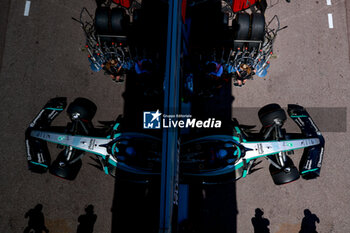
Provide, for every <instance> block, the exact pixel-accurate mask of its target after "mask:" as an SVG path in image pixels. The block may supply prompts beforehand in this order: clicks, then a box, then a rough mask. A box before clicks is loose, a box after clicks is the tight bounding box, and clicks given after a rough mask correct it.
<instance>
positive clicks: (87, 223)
mask: <svg viewBox="0 0 350 233" xmlns="http://www.w3.org/2000/svg"><path fill="white" fill-rule="evenodd" d="M96 219H97V215H96V214H94V206H93V205H88V206H87V207H86V208H85V214H82V215H80V216H79V218H78V222H79V225H78V229H77V233H92V232H93V231H94V225H95V222H96Z"/></svg>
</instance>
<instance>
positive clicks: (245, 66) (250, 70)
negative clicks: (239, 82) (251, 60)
mask: <svg viewBox="0 0 350 233" xmlns="http://www.w3.org/2000/svg"><path fill="white" fill-rule="evenodd" d="M240 68H241V69H242V70H244V71H246V72H247V73H248V74H250V73H251V72H252V69H251V68H250V67H249V66H248V65H247V64H244V63H243V64H241V66H240Z"/></svg>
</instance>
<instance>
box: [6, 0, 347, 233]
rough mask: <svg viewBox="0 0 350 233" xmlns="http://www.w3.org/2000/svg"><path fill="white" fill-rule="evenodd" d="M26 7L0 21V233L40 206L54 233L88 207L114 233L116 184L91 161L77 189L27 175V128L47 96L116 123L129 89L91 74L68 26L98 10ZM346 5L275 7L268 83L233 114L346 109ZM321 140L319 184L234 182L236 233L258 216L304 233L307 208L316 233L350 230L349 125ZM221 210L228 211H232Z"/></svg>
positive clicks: (20, 3)
mask: <svg viewBox="0 0 350 233" xmlns="http://www.w3.org/2000/svg"><path fill="white" fill-rule="evenodd" d="M24 5H25V1H24V0H12V1H11V4H10V10H9V14H8V17H7V19H6V17H5V20H3V19H1V27H0V30H1V31H0V32H1V35H0V36H4V35H5V34H3V32H4V30H6V39H5V43H2V45H4V46H3V48H0V52H1V51H3V55H2V66H1V67H2V68H1V73H0V106H1V113H0V124H1V140H0V158H1V160H2V162H1V163H0V177H1V178H0V190H1V191H0V203H1V208H0V232H4V233H18V232H23V230H24V228H25V227H26V226H27V222H28V219H26V218H25V213H26V212H27V211H28V210H30V209H32V208H34V207H35V206H36V205H37V204H39V203H40V204H42V205H43V213H44V216H45V221H46V226H47V228H48V229H49V230H50V232H51V233H68V232H76V229H77V226H78V217H79V216H80V215H83V214H85V211H84V209H85V207H86V206H87V205H90V204H92V205H94V212H95V214H96V215H97V221H96V223H95V226H94V232H95V233H102V232H110V231H111V226H112V212H111V208H112V202H113V197H114V195H115V194H114V192H115V190H114V184H115V180H114V179H113V178H112V177H109V176H106V175H104V174H103V173H102V172H101V171H99V170H97V169H96V168H94V167H92V166H90V165H88V163H89V162H92V160H91V159H89V158H88V156H86V157H85V159H84V161H83V163H84V166H83V168H82V170H81V172H80V174H79V175H78V177H77V179H76V180H75V181H73V182H69V181H64V180H61V179H58V178H56V177H54V176H52V175H49V174H43V175H39V174H33V173H30V172H29V171H27V164H26V160H25V147H24V131H25V129H26V127H27V125H28V123H29V122H30V121H31V120H32V118H33V117H34V116H35V115H36V114H37V112H38V111H39V110H40V108H41V107H42V106H43V105H44V104H45V103H46V101H47V100H48V99H50V98H53V97H56V96H65V97H67V98H68V99H69V100H71V101H72V100H74V98H76V97H80V96H82V97H88V98H89V99H91V100H93V101H94V102H95V103H96V104H97V106H98V111H97V115H96V117H95V119H96V120H113V119H115V117H116V116H117V115H118V114H121V113H122V112H123V100H122V97H121V94H122V93H123V90H124V86H123V85H116V84H115V83H112V82H111V80H109V78H108V77H107V76H104V75H103V74H102V73H93V72H91V71H90V69H89V63H88V60H87V57H86V53H85V52H84V51H83V48H84V37H83V34H82V31H81V30H80V27H79V24H77V23H76V22H74V21H72V20H71V17H72V16H74V17H78V16H79V13H80V9H81V8H82V7H83V6H86V7H87V8H88V9H91V10H92V11H93V9H94V2H93V1H92V0H89V1H85V2H84V3H81V2H79V1H69V0H63V1H43V0H41V1H40V0H37V1H32V4H31V9H30V14H29V16H28V17H25V16H23V12H24ZM346 5H349V4H345V1H344V0H340V1H335V0H333V1H332V6H327V5H326V1H325V0H322V1H321V0H320V1H303V2H302V3H301V2H299V1H293V0H292V3H290V4H287V3H285V2H284V1H280V3H279V4H277V5H275V6H274V7H272V8H271V9H268V10H267V15H268V18H271V17H272V16H273V15H274V14H277V15H279V17H280V20H281V25H282V26H284V25H288V28H287V29H285V30H284V31H281V32H280V33H279V35H278V37H277V40H276V43H275V54H276V58H275V59H272V60H271V68H270V69H269V74H268V77H267V78H266V79H260V78H255V80H254V81H248V83H247V84H246V85H245V86H244V87H242V88H233V95H234V97H235V100H234V102H233V108H234V107H252V108H258V107H261V106H263V105H265V104H268V103H272V102H277V103H279V104H280V105H281V106H282V107H286V106H287V104H290V103H293V104H295V103H297V104H300V105H303V106H305V107H321V108H325V107H326V108H329V107H339V108H349V107H350V104H349V99H350V98H349V97H350V96H349V95H350V94H349V91H348V89H349V88H350V81H349V78H350V75H349V72H348V71H349V69H350V63H349V42H348V41H349V40H348V39H349V38H348V33H349V27H348V26H349V23H347V18H348V16H349V15H347V14H346V13H347V12H349V9H348V8H346ZM6 6H8V5H6V3H5V7H4V8H6ZM347 7H349V6H347ZM328 13H332V14H333V20H334V28H333V29H330V28H328V18H327V14H328ZM2 18H4V17H3V16H2ZM6 21H7V22H8V24H7V26H6V25H5V27H4V24H3V22H4V23H5V22H6ZM0 39H1V38H0ZM0 45H1V44H0ZM0 57H1V56H0ZM110 106H114V108H111V107H110ZM233 111H234V110H233ZM325 117H328V116H327V115H326V116H325ZM329 120H330V121H337V120H338V119H337V118H334V119H333V118H330V119H329ZM346 120H347V122H348V117H346ZM66 121H67V117H66V116H65V115H61V116H59V118H58V119H57V121H55V123H56V124H57V125H63V124H65V122H66ZM256 122H257V117H256V119H255V120H254V122H249V121H248V120H245V119H243V120H242V123H247V124H248V123H254V124H256ZM316 123H317V122H316ZM346 126H347V127H349V126H348V125H347V124H346ZM291 127H292V126H291ZM293 130H295V128H294V129H293ZM340 131H341V130H340ZM324 136H325V139H326V150H325V157H324V161H323V168H322V172H321V177H319V178H318V179H316V180H311V181H305V180H298V181H297V182H294V183H291V184H288V185H285V186H275V185H274V184H273V182H272V179H271V177H270V175H269V172H268V163H267V161H263V162H262V163H261V167H263V168H264V169H261V170H259V171H257V172H255V173H253V174H251V175H250V176H248V177H246V178H244V179H241V180H239V181H238V182H236V194H235V196H236V199H237V200H236V202H237V210H238V214H237V216H236V218H237V220H236V222H237V223H236V224H237V232H238V233H250V232H254V229H253V225H252V223H251V219H252V218H253V217H254V214H255V209H256V208H260V209H262V210H263V212H264V215H263V217H264V218H267V219H268V220H269V222H270V225H269V229H270V232H273V233H297V232H299V230H300V226H301V222H302V219H303V217H304V210H305V209H309V210H310V211H311V212H312V213H313V214H316V215H317V217H318V218H319V220H320V222H319V223H318V224H316V226H317V231H318V232H320V233H321V232H322V233H323V232H325V233H344V232H350V223H349V222H350V221H349V218H350V204H349V203H350V195H349V189H350V174H349V172H348V171H347V170H348V169H347V168H348V167H349V165H350V160H349V159H348V154H349V152H350V148H349V143H348V137H349V136H350V135H349V132H348V131H347V129H346V128H345V127H344V130H343V131H342V132H339V131H337V132H325V133H324ZM50 149H51V151H52V155H53V156H54V155H55V152H56V153H57V152H58V150H57V149H55V147H54V146H51V147H50ZM300 156H301V154H300V153H296V154H295V155H294V157H293V160H294V161H298V159H299V158H300ZM223 196H224V195H223ZM210 198H212V197H210ZM218 208H222V209H223V210H225V211H231V209H229V208H231V206H230V205H223V206H221V207H218ZM232 211H236V210H235V209H232Z"/></svg>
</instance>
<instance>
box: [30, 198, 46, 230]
mask: <svg viewBox="0 0 350 233" xmlns="http://www.w3.org/2000/svg"><path fill="white" fill-rule="evenodd" d="M42 210H43V205H42V204H37V205H36V206H35V207H34V208H33V209H30V210H28V212H27V213H26V214H25V215H24V217H25V218H29V220H28V226H27V227H26V228H25V229H24V233H29V232H31V233H42V232H43V231H45V232H46V233H48V232H49V230H48V229H47V228H46V226H45V218H44V214H43V212H42Z"/></svg>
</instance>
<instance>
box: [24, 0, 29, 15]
mask: <svg viewBox="0 0 350 233" xmlns="http://www.w3.org/2000/svg"><path fill="white" fill-rule="evenodd" d="M29 10H30V1H26V6H25V7H24V14H23V15H24V16H28V15H29Z"/></svg>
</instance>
